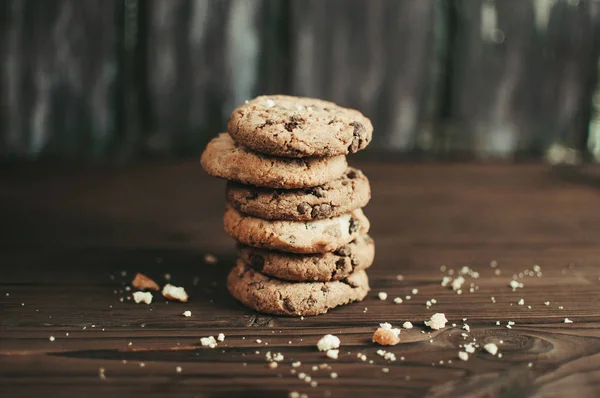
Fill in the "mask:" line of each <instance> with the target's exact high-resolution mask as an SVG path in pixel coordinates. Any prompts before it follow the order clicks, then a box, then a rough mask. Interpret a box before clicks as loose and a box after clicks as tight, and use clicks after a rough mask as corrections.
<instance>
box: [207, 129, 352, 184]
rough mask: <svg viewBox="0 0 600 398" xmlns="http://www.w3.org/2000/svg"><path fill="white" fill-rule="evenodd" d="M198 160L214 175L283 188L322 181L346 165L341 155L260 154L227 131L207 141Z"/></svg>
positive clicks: (333, 178)
mask: <svg viewBox="0 0 600 398" xmlns="http://www.w3.org/2000/svg"><path fill="white" fill-rule="evenodd" d="M200 162H201V163H202V167H203V168H204V170H206V172H207V173H208V174H210V175H212V176H215V177H220V178H225V179H227V180H231V181H237V182H241V183H243V184H249V185H255V186H258V187H268V188H283V189H293V188H310V187H315V186H319V185H323V184H325V183H328V182H330V181H333V180H335V179H337V178H339V177H341V176H342V174H344V171H345V170H346V167H347V165H348V164H347V163H346V157H345V156H344V155H339V156H334V157H329V158H309V159H290V158H282V157H274V156H266V155H262V154H260V153H255V152H252V151H250V150H248V149H246V148H244V147H243V146H241V145H238V144H236V143H235V142H234V141H233V140H232V139H231V137H230V136H229V134H227V133H221V134H219V135H218V136H217V137H216V138H214V139H213V140H212V141H211V142H209V143H208V145H207V146H206V149H205V150H204V153H203V154H202V158H201V159H200Z"/></svg>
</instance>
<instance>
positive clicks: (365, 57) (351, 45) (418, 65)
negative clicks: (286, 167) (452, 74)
mask: <svg viewBox="0 0 600 398" xmlns="http://www.w3.org/2000/svg"><path fill="white" fill-rule="evenodd" d="M442 11H443V7H442V5H441V4H440V3H439V2H433V1H420V0H408V1H394V0H382V1H363V0H351V1H346V0H329V1H319V0H311V1H304V0H294V1H292V22H291V23H292V48H293V55H292V57H293V58H292V63H293V65H292V68H293V69H292V70H293V75H292V92H293V93H294V94H297V95H302V96H316V97H319V98H325V99H329V100H332V101H335V102H338V103H340V104H344V105H346V106H351V107H355V108H358V109H360V110H361V111H363V112H364V113H365V114H366V115H367V116H369V117H370V118H372V119H373V121H374V123H373V124H374V127H375V130H376V131H378V132H379V134H377V135H376V136H375V137H374V145H373V147H374V148H375V147H378V146H379V147H387V148H393V149H395V150H404V151H413V150H416V149H418V148H420V147H424V148H425V149H430V147H431V145H432V140H433V127H434V126H433V125H432V120H433V119H434V118H435V117H436V116H437V114H436V112H438V111H439V109H438V104H437V100H438V94H439V90H440V88H439V84H441V80H440V71H441V70H442V69H443V68H444V66H445V65H442V64H441V62H442V59H441V57H439V56H438V54H437V53H436V52H435V51H434V50H435V44H436V40H438V41H441V40H443V37H436V34H437V35H438V36H443V35H444V34H445V33H446V32H444V31H443V28H444V18H445V15H444V13H443V12H442Z"/></svg>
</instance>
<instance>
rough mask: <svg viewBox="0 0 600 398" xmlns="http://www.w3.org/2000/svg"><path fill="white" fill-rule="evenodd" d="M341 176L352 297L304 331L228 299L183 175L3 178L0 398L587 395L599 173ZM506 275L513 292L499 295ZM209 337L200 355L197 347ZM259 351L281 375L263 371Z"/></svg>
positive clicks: (62, 172) (444, 167)
mask: <svg viewBox="0 0 600 398" xmlns="http://www.w3.org/2000/svg"><path fill="white" fill-rule="evenodd" d="M354 165H355V166H358V167H360V168H362V169H363V170H364V172H365V173H366V174H367V175H368V176H369V177H370V179H371V183H372V190H373V199H372V201H371V203H370V204H369V206H368V207H367V208H366V209H365V213H366V214H367V216H368V217H369V218H370V220H371V223H372V230H371V231H372V232H371V234H372V236H373V238H374V239H375V242H376V247H377V254H376V261H375V264H374V265H373V267H372V268H371V269H370V270H369V276H370V279H371V286H372V291H371V293H370V294H369V296H368V297H367V299H366V300H365V301H364V302H362V303H357V304H352V305H349V306H346V307H343V308H339V309H335V310H332V311H330V313H328V314H326V315H321V316H317V317H307V318H304V319H300V318H280V317H271V316H264V315H258V314H256V313H254V312H253V311H250V310H248V309H246V308H245V307H243V306H241V305H240V304H238V303H237V302H236V301H234V300H233V299H232V298H231V297H229V296H228V294H227V292H226V289H225V285H224V278H225V275H226V273H227V271H228V269H229V268H230V267H231V266H232V264H233V260H234V256H235V253H234V244H233V242H232V240H231V239H229V238H228V237H227V236H226V235H225V233H224V232H223V228H222V221H221V216H222V211H223V207H224V202H223V200H224V192H223V190H224V183H223V181H219V180H216V179H213V178H209V177H208V176H206V175H204V173H203V172H202V170H201V169H200V167H199V165H198V164H196V163H186V164H162V165H138V166H128V167H112V168H110V169H100V168H97V169H96V168H90V169H79V170H73V169H67V168H61V167H41V166H27V167H4V168H3V170H2V173H1V174H0V220H1V221H0V222H1V225H2V228H0V245H1V246H0V249H1V250H0V264H1V265H2V267H1V270H2V272H1V276H0V395H1V396H3V397H12V396H39V395H41V394H44V395H49V396H52V397H58V396H103V397H106V396H128V395H134V394H136V395H139V396H146V397H151V396H167V395H169V396H199V397H208V396H211V397H213V396H214V397H230V396H239V397H248V396H259V397H287V396H288V393H289V392H290V391H298V392H300V393H306V394H308V396H309V397H327V396H331V397H347V396H361V397H362V396H371V397H374V396H378V397H390V396H415V397H421V396H467V395H471V396H515V397H521V396H535V397H551V396H575V393H576V394H577V396H600V309H599V306H598V303H599V298H600V293H599V292H600V280H599V278H600V208H599V203H600V169H597V168H593V167H591V166H588V167H586V168H584V169H581V170H575V169H573V170H571V169H564V170H563V169H552V168H550V167H548V166H543V165H513V166H509V165H475V164H400V163H372V162H368V161H362V162H354ZM205 254H213V255H215V256H216V257H217V258H218V263H217V264H214V265H210V264H206V263H205V262H204V260H203V258H204V255H205ZM492 261H496V262H497V264H498V265H497V267H496V268H494V267H492V266H491V265H490V263H491V262H492ZM534 265H539V267H541V274H540V275H539V276H538V275H535V274H536V273H535V272H533V271H530V270H532V269H533V266H534ZM441 266H445V267H446V271H445V272H442V271H441ZM464 266H467V267H470V268H471V269H472V270H473V271H475V272H478V273H479V278H473V277H469V276H466V277H465V278H466V282H465V284H464V286H463V289H462V294H461V295H459V294H457V293H456V292H454V291H452V289H451V288H449V287H442V286H441V285H440V281H441V280H442V277H443V276H444V275H448V273H449V270H451V269H453V270H455V271H454V272H455V274H454V276H456V275H457V274H458V272H459V270H460V269H461V268H462V267H464ZM442 269H443V268H442ZM536 269H537V268H536ZM136 272H143V273H146V274H147V275H149V276H151V277H153V278H155V279H156V280H157V281H158V282H159V283H161V284H162V283H165V282H164V275H165V274H166V273H168V274H170V275H171V280H172V282H173V283H174V284H177V285H182V286H184V287H185V288H186V289H187V291H188V292H189V294H190V296H191V299H190V301H189V303H187V304H182V303H174V302H169V303H167V302H165V301H164V300H162V299H159V298H157V299H156V300H155V302H154V303H152V304H151V305H145V304H134V303H133V302H132V301H129V296H130V292H128V291H126V290H125V288H126V286H127V283H128V282H130V280H131V278H132V276H133V275H134V274H135V273H136ZM514 274H516V275H517V278H518V279H519V280H520V281H522V282H523V284H524V287H523V288H522V289H517V290H516V291H513V290H512V289H511V288H510V287H509V282H510V281H511V279H512V278H513V275H514ZM532 274H534V276H531V275H532ZM397 275H402V276H403V279H402V280H398V278H397ZM519 275H522V278H519ZM470 287H473V292H470V291H469V290H470ZM413 289H418V293H412V290H413ZM115 292H116V293H115ZM378 292H387V294H388V299H387V300H385V301H382V300H379V299H378V297H377V294H378ZM407 295H410V296H412V298H411V299H410V300H408V299H407V298H406V296H407ZM155 297H157V296H155ZM395 297H402V298H403V299H404V302H403V303H402V304H394V302H393V298H395ZM492 297H494V299H492ZM120 298H123V302H121V301H120V300H119V299H120ZM521 298H523V299H524V305H518V304H517V303H518V301H519V300H520V299H521ZM430 299H435V300H437V303H436V304H434V305H433V306H432V307H431V308H427V307H426V305H425V303H426V301H427V300H430ZM494 301H495V302H494ZM545 302H549V303H548V305H545ZM185 310H189V311H191V312H192V316H191V317H189V318H185V317H183V316H182V313H183V311H185ZM436 312H441V313H445V314H446V317H447V318H448V319H449V320H450V323H449V324H448V325H447V326H448V327H446V328H445V329H443V330H439V331H432V330H430V329H429V328H426V327H425V326H424V324H423V321H424V320H426V319H428V318H429V317H430V316H431V315H432V314H434V313H436ZM565 318H568V319H570V320H572V321H573V323H565V322H564V320H565ZM463 319H465V320H464V321H463ZM404 321H411V322H412V323H413V324H414V325H415V328H414V329H412V330H407V331H403V332H402V333H401V339H402V341H401V343H400V344H399V345H397V346H395V347H391V348H388V351H390V352H393V353H394V354H395V355H396V358H397V360H396V361H395V362H391V361H386V360H385V359H384V358H382V357H381V356H379V355H377V353H376V351H377V350H378V349H380V348H381V347H378V346H375V345H374V344H373V343H371V340H370V339H371V336H372V334H373V332H374V330H375V329H376V328H377V327H378V324H379V323H380V322H390V323H391V324H392V325H394V326H400V325H401V324H402V323H403V322H404ZM497 321H499V322H500V325H499V326H497V325H496V322H497ZM508 321H512V322H514V326H512V328H510V329H509V328H507V327H506V324H507V322H508ZM465 323H466V324H468V325H469V326H470V332H469V331H467V330H465V329H463V325H464V324H465ZM453 324H456V326H453ZM219 333H224V334H225V336H226V339H225V341H224V342H223V343H220V344H219V346H218V347H217V348H214V349H210V348H205V347H201V346H200V345H199V339H200V337H204V336H209V335H214V336H216V335H217V334H219ZM327 333H332V334H335V335H337V336H338V337H339V338H340V339H341V342H342V347H341V352H340V357H339V359H338V360H332V359H329V358H327V357H326V356H325V354H324V353H321V352H319V351H318V350H317V348H316V343H317V341H318V340H319V339H320V338H321V337H322V336H323V335H325V334H327ZM50 336H54V338H55V340H54V341H53V342H52V341H50ZM465 336H466V337H465ZM475 339H476V342H477V343H478V344H480V345H483V344H485V343H489V342H494V343H496V344H498V346H499V347H500V353H501V354H502V357H501V358H499V357H495V356H492V355H490V354H488V353H487V352H485V351H483V350H482V349H481V348H480V347H479V348H477V349H476V351H475V353H472V354H471V355H470V358H469V360H468V361H466V362H465V361H461V360H460V359H459V358H458V355H457V354H458V352H459V351H460V350H462V349H463V348H462V347H461V345H462V344H464V343H465V342H467V343H468V342H471V341H473V340H475ZM258 340H260V341H261V342H258ZM268 351H270V352H272V353H276V352H280V353H282V354H283V355H284V357H285V359H284V360H283V361H282V362H280V363H279V366H278V367H277V368H276V369H270V368H268V367H267V361H266V359H265V355H266V353H267V352H268ZM357 354H364V355H366V357H367V360H366V361H364V362H363V361H361V360H360V359H358V358H357ZM401 357H403V358H404V360H401ZM296 361H300V362H301V365H300V366H299V367H297V368H294V367H292V363H293V362H296ZM371 361H372V362H371ZM323 363H325V364H327V365H328V367H327V368H325V369H321V368H316V369H317V370H314V369H313V366H317V367H318V366H319V365H320V364H323ZM177 367H181V372H177V371H176V369H177ZM100 369H104V372H103V374H104V377H101V374H100V373H101V370H100ZM384 369H389V371H388V372H386V371H385V370H384ZM293 371H295V372H296V374H292V372H293ZM301 372H302V373H305V374H306V375H309V376H310V377H311V379H312V380H314V381H316V382H317V383H318V385H317V386H316V387H311V386H310V384H308V383H306V382H305V381H302V380H300V379H299V377H298V374H299V373H301ZM332 372H335V373H337V374H338V376H339V377H337V378H335V379H333V378H331V377H330V374H331V373H332ZM175 394H176V395H175Z"/></svg>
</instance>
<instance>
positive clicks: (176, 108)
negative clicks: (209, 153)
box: [141, 0, 284, 155]
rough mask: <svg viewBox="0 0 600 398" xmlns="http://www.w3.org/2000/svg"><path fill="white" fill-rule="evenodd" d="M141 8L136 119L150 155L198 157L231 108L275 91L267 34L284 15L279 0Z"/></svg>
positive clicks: (159, 0) (180, 1)
mask: <svg viewBox="0 0 600 398" xmlns="http://www.w3.org/2000/svg"><path fill="white" fill-rule="evenodd" d="M147 6H148V7H147V11H146V13H145V14H144V15H142V18H143V19H145V20H146V24H147V28H146V30H145V37H144V38H143V39H144V42H143V43H142V45H143V46H145V49H146V51H147V58H146V63H145V65H144V67H145V68H146V75H147V81H146V83H147V87H146V90H147V91H146V92H145V93H144V94H145V96H144V98H143V101H144V102H146V108H143V112H142V114H141V117H142V118H143V119H142V120H143V123H142V124H143V126H145V127H144V131H147V132H148V134H147V139H146V140H145V141H144V142H143V145H144V147H145V148H146V149H147V150H148V152H150V153H154V154H163V155H169V154H172V153H178V154H183V155H197V154H198V151H199V149H200V148H201V147H202V146H203V145H204V144H205V143H206V142H207V141H208V140H209V139H210V138H212V137H213V136H215V135H216V134H218V133H219V132H222V131H224V130H225V128H226V124H227V119H228V118H229V114H230V113H231V111H232V110H233V109H234V108H235V107H236V106H239V105H240V104H242V103H243V102H244V101H245V100H247V99H249V98H252V97H254V96H256V95H257V94H258V92H259V89H261V91H262V90H265V89H270V90H272V91H275V92H278V91H281V89H282V88H281V87H280V86H277V85H275V86H273V84H275V82H277V70H278V69H281V68H279V67H278V66H277V55H276V54H277V52H278V46H277V45H276V44H274V40H273V38H272V37H271V35H272V34H273V32H272V31H271V29H276V28H277V27H273V26H272V25H273V24H274V23H275V22H276V21H277V19H278V18H283V17H284V15H281V14H279V13H278V10H279V9H281V8H282V6H281V2H278V1H273V0H268V1H266V0H258V1H246V0H227V1H204V0H198V1H186V0H176V1H170V0H151V1H149V2H148V3H147ZM274 13H275V14H279V15H273V14H274ZM267 32H269V34H267ZM273 71H275V73H271V72H273ZM266 81H269V83H265V82H266Z"/></svg>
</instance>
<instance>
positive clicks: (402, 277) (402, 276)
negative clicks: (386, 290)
mask: <svg viewBox="0 0 600 398" xmlns="http://www.w3.org/2000/svg"><path fill="white" fill-rule="evenodd" d="M396 279H397V280H399V281H403V280H404V275H396Z"/></svg>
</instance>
